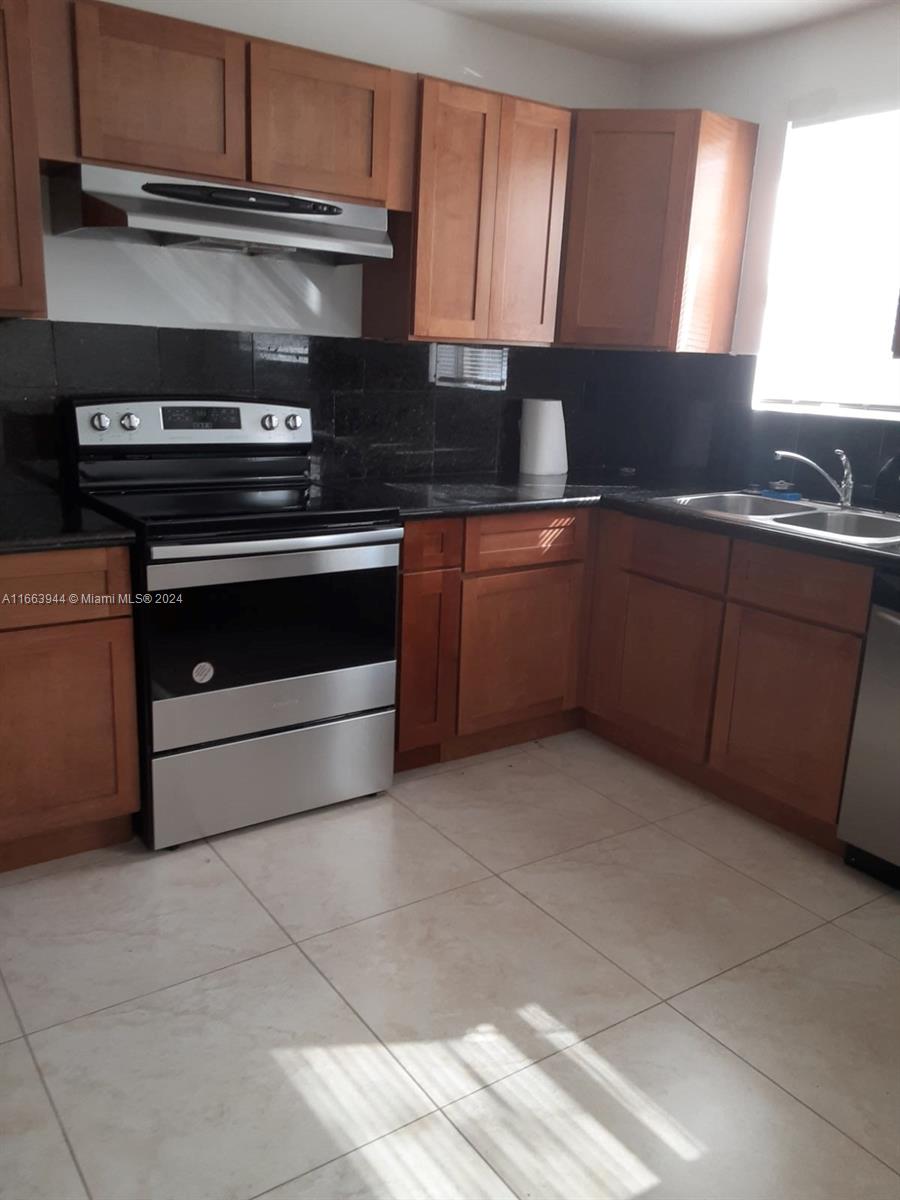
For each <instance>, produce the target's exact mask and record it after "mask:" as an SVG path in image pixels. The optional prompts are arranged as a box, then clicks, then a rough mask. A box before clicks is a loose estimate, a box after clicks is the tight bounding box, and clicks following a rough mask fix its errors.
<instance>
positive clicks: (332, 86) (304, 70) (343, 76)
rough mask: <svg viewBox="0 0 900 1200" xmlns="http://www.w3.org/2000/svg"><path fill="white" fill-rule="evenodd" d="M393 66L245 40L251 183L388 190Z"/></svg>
mask: <svg viewBox="0 0 900 1200" xmlns="http://www.w3.org/2000/svg"><path fill="white" fill-rule="evenodd" d="M390 117H391V72H390V71H389V70H387V69H386V68H384V67H372V66H369V65H368V64H367V63H360V62H352V61H351V60H350V59H346V58H335V57H334V56H333V55H330V54H318V53H316V52H315V51H313V50H303V49H301V48H300V47H298V46H285V45H280V44H278V43H276V42H252V43H251V45H250V164H251V165H250V177H251V179H252V180H253V181H254V183H271V184H278V185H281V186H283V187H291V188H301V189H307V190H309V191H315V192H328V193H331V194H333V195H337V196H351V197H354V198H357V197H358V198H359V199H363V200H379V201H381V202H382V203H383V202H384V201H385V200H386V198H387V190H388V155H389V139H390Z"/></svg>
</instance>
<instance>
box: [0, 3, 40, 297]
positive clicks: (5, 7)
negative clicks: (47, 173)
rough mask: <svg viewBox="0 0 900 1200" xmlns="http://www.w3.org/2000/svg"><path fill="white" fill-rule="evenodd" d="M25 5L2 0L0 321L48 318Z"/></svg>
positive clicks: (0, 14) (0, 44)
mask: <svg viewBox="0 0 900 1200" xmlns="http://www.w3.org/2000/svg"><path fill="white" fill-rule="evenodd" d="M29 64H30V48H29V39H28V23H27V13H26V10H25V0H0V316H39V315H42V314H43V312H44V254H43V240H42V231H41V194H40V164H39V161H38V148H37V129H36V126H35V118H34V102H33V98H32V91H31V74H30V66H29Z"/></svg>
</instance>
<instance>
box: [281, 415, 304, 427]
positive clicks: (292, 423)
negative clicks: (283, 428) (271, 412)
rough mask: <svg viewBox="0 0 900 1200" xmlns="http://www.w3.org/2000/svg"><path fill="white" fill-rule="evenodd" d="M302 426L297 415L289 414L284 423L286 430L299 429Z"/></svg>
mask: <svg viewBox="0 0 900 1200" xmlns="http://www.w3.org/2000/svg"><path fill="white" fill-rule="evenodd" d="M302 424H303V418H302V417H301V416H300V414H299V413H290V414H289V415H288V418H287V420H286V421H285V425H287V427H288V429H299V428H300V426H301V425H302Z"/></svg>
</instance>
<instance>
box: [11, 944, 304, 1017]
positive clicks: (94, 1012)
mask: <svg viewBox="0 0 900 1200" xmlns="http://www.w3.org/2000/svg"><path fill="white" fill-rule="evenodd" d="M293 944H294V943H293V942H292V941H291V940H290V939H288V940H287V941H286V942H285V944H284V945H283V946H273V947H272V948H271V949H270V950H260V951H259V952H258V953H257V954H248V955H247V956H246V957H245V958H237V959H235V960H234V962H229V963H224V964H223V965H222V966H221V967H213V968H212V970H210V971H201V972H200V974H199V975H189V976H188V978H187V979H176V980H174V981H173V982H172V983H164V984H163V985H162V986H161V987H158V988H151V989H150V991H149V992H140V993H138V995H136V996H126V997H125V998H124V999H122V1000H116V1001H114V1002H113V1003H112V1004H103V1005H101V1006H100V1008H92V1009H91V1010H90V1011H89V1012H84V1013H79V1014H78V1015H77V1016H76V1017H66V1019H65V1020H64V1021H56V1022H54V1024H52V1025H42V1026H41V1027H40V1029H29V1030H27V1031H26V1033H25V1037H37V1036H38V1034H41V1033H49V1032H50V1030H51V1029H61V1028H62V1027H63V1026H64V1025H72V1024H73V1023H74V1022H75V1021H84V1020H86V1019H87V1018H88V1017H97V1016H99V1015H100V1014H101V1013H105V1012H110V1011H111V1010H112V1009H114V1008H119V1007H120V1005H122V1004H136V1003H137V1002H138V1001H139V1000H148V999H149V998H150V997H151V996H158V995H160V993H161V992H168V991H171V990H172V988H177V987H181V986H182V985H183V984H185V983H196V982H197V980H198V979H206V978H208V976H210V975H218V974H219V973H220V972H221V971H229V970H230V969H231V968H232V967H239V966H241V965H242V964H243V963H248V962H255V960H256V959H257V958H265V957H266V956H267V955H269V954H280V953H281V951H282V950H289V949H290V948H291V946H292V945H293Z"/></svg>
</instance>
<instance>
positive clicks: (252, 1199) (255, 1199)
mask: <svg viewBox="0 0 900 1200" xmlns="http://www.w3.org/2000/svg"><path fill="white" fill-rule="evenodd" d="M440 1111H441V1110H440V1109H438V1108H436V1109H434V1110H433V1111H432V1112H430V1113H423V1115H422V1116H421V1117H413V1118H412V1120H411V1121H406V1122H405V1123H404V1124H403V1125H398V1126H397V1128H396V1129H392V1130H391V1131H390V1133H380V1134H379V1135H378V1137H374V1138H370V1140H369V1141H368V1142H362V1143H361V1144H360V1145H359V1146H354V1147H353V1148H352V1150H345V1151H344V1153H343V1154H336V1155H335V1156H334V1158H329V1159H328V1160H327V1161H326V1162H322V1163H318V1164H317V1165H316V1166H314V1167H310V1168H309V1170H308V1171H301V1172H300V1174H299V1175H292V1176H291V1177H290V1179H282V1180H281V1182H280V1183H273V1184H272V1186H271V1187H268V1188H266V1189H265V1191H263V1192H254V1193H253V1195H252V1196H249V1197H248V1198H247V1200H263V1197H264V1196H271V1194H272V1193H273V1192H277V1191H278V1189H279V1188H283V1187H287V1185H288V1184H289V1183H296V1182H297V1181H298V1180H300V1179H305V1178H306V1176H307V1175H312V1173H313V1172H314V1171H320V1170H321V1169H322V1167H330V1166H331V1164H332V1163H336V1162H340V1161H341V1159H343V1158H348V1157H349V1156H350V1155H351V1154H355V1153H356V1151H357V1150H366V1149H367V1148H368V1147H369V1146H375V1145H377V1144H378V1142H380V1141H383V1140H384V1138H386V1137H390V1136H391V1134H394V1133H399V1132H400V1131H401V1129H409V1127H410V1125H415V1124H417V1123H418V1122H419V1121H424V1120H425V1118H426V1117H433V1116H434V1115H435V1113H439V1112H440Z"/></svg>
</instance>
